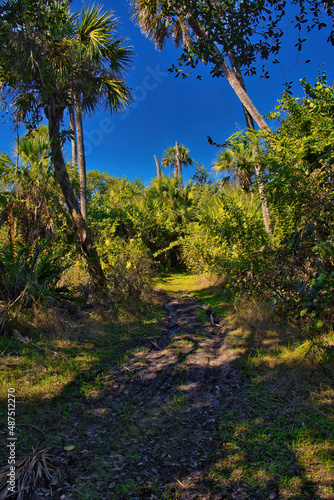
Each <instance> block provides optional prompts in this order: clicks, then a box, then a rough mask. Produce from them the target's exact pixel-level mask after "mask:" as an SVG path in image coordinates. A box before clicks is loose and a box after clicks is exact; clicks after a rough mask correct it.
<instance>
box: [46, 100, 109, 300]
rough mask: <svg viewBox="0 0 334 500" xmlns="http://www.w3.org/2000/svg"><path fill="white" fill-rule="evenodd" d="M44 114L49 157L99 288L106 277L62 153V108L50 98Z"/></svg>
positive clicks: (82, 249)
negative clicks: (46, 122) (47, 133)
mask: <svg viewBox="0 0 334 500" xmlns="http://www.w3.org/2000/svg"><path fill="white" fill-rule="evenodd" d="M45 114H46V117H47V119H48V122H49V136H50V147H51V159H52V163H53V166H54V169H55V173H56V177H57V180H58V182H59V185H60V187H61V190H62V193H63V196H64V198H65V202H66V204H67V206H68V209H69V211H70V214H71V217H72V219H73V222H74V225H75V228H76V231H77V235H78V240H79V244H80V247H81V251H82V253H83V255H84V257H85V258H86V260H87V263H88V267H89V271H90V275H91V277H92V281H93V285H94V287H95V288H96V289H99V290H101V289H103V288H105V287H106V279H105V276H104V274H103V271H102V268H101V264H100V259H99V256H98V254H97V251H96V249H95V248H94V246H93V242H92V239H91V236H90V234H89V231H88V228H87V225H86V222H85V220H84V219H83V217H82V214H81V210H80V207H79V203H78V200H77V198H76V196H75V194H74V191H73V188H72V185H71V181H70V179H69V176H68V173H67V170H66V165H65V161H64V157H63V153H62V145H61V140H60V121H61V119H62V116H63V110H59V109H58V110H56V108H55V106H54V103H53V99H52V98H51V99H50V104H49V106H47V107H46V109H45Z"/></svg>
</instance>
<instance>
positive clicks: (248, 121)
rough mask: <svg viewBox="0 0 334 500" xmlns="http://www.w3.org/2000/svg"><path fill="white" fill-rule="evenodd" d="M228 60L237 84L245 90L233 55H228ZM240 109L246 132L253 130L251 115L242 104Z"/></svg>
mask: <svg viewBox="0 0 334 500" xmlns="http://www.w3.org/2000/svg"><path fill="white" fill-rule="evenodd" d="M228 58H229V61H230V63H231V67H232V69H233V72H234V74H235V76H236V77H237V79H238V80H239V82H240V84H241V85H242V87H243V89H244V90H246V86H245V82H244V79H243V76H242V73H241V71H240V68H239V66H238V65H237V64H236V62H235V57H234V54H232V53H230V54H229V55H228ZM242 108H243V110H244V115H245V120H246V126H247V128H248V130H255V125H254V120H253V118H252V116H251V114H250V113H249V111H248V109H246V108H245V106H244V105H243V104H242Z"/></svg>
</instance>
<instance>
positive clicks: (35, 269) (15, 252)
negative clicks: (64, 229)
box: [0, 238, 69, 306]
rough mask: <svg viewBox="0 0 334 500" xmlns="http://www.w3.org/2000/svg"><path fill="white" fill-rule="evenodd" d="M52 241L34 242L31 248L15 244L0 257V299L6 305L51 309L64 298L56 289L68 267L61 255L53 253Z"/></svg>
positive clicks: (62, 293) (18, 243)
mask: <svg viewBox="0 0 334 500" xmlns="http://www.w3.org/2000/svg"><path fill="white" fill-rule="evenodd" d="M53 246H54V241H53V239H52V238H49V239H48V240H44V241H43V240H35V242H34V244H33V245H31V244H24V243H20V242H19V241H16V242H15V243H14V244H12V243H10V244H8V245H7V246H5V247H4V248H3V249H2V252H1V254H0V296H1V299H2V300H3V301H5V302H9V304H11V303H14V302H15V301H18V303H19V304H21V305H22V304H24V305H25V306H31V305H32V304H34V303H39V304H42V305H50V304H52V303H53V302H54V301H55V300H58V299H60V298H62V297H64V296H66V294H67V290H65V289H62V288H59V287H57V283H58V281H59V278H60V276H61V274H62V273H63V271H64V270H65V269H66V268H68V267H69V265H65V264H64V263H63V262H62V253H61V252H57V253H56V252H54V250H53V248H52V247H53Z"/></svg>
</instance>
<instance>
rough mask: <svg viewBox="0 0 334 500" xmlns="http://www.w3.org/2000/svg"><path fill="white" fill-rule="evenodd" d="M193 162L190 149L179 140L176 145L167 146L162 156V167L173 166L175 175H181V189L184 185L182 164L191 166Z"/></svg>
mask: <svg viewBox="0 0 334 500" xmlns="http://www.w3.org/2000/svg"><path fill="white" fill-rule="evenodd" d="M193 163H194V160H193V159H192V158H191V156H190V150H189V149H188V148H186V147H185V146H183V145H182V144H178V142H176V143H175V146H170V147H169V148H167V149H166V150H165V151H164V156H163V158H162V167H164V168H165V167H172V169H173V170H174V177H179V182H180V186H181V189H182V185H183V176H182V166H184V167H189V166H190V165H192V164H193Z"/></svg>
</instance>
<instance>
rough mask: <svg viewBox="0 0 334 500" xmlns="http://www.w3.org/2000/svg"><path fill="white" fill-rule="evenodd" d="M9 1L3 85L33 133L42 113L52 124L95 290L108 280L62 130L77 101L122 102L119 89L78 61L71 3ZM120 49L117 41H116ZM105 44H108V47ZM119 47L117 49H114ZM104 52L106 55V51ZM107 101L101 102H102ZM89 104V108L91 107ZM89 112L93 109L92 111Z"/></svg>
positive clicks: (1, 20) (2, 38)
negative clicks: (67, 160) (66, 154)
mask: <svg viewBox="0 0 334 500" xmlns="http://www.w3.org/2000/svg"><path fill="white" fill-rule="evenodd" d="M17 6H18V4H17V2H16V1H15V0H9V1H8V2H6V3H5V4H4V5H3V6H2V7H1V8H0V11H1V16H0V46H1V47H3V49H2V51H1V53H0V81H1V84H2V87H3V88H4V89H5V90H6V89H7V90H9V91H11V92H12V93H13V95H14V103H15V106H16V116H17V118H18V119H20V120H22V121H24V122H25V123H27V124H28V125H29V126H30V128H34V127H35V126H36V124H37V123H38V121H39V120H40V115H41V110H43V111H44V113H45V116H46V118H47V120H48V124H49V137H50V150H51V159H52V164H53V166H54V170H55V174H56V177H57V179H58V182H59V184H60V186H61V190H62V192H63V195H64V198H65V201H66V204H67V206H68V209H69V211H70V214H71V217H72V219H73V222H74V224H75V227H76V231H77V235H78V240H79V244H80V247H81V250H82V253H83V255H84V257H85V258H86V260H87V263H88V267H89V270H90V273H91V276H92V281H93V284H94V285H95V286H96V287H97V288H100V289H101V288H105V285H106V281H105V276H104V274H103V271H102V268H101V264H100V260H99V257H98V254H97V252H96V249H95V247H94V245H93V242H92V238H91V236H90V233H89V230H88V228H87V224H86V222H85V220H84V218H83V217H82V214H81V210H80V205H79V203H78V199H77V196H76V195H75V193H74V191H73V188H72V185H71V181H70V178H69V175H68V171H67V168H66V164H65V161H64V157H63V153H62V145H63V142H64V140H65V139H66V135H64V133H63V132H62V131H61V125H62V121H63V116H64V112H65V110H66V108H67V107H68V106H69V105H72V104H73V96H80V97H82V102H81V104H82V106H83V108H85V106H86V104H87V103H89V99H87V98H88V97H90V96H94V99H95V101H94V102H101V101H102V102H103V103H105V104H108V105H109V104H111V105H113V104H114V103H117V102H119V100H118V96H119V84H120V85H121V86H122V85H123V87H124V88H125V85H124V82H123V81H122V80H121V79H119V80H118V81H117V80H115V78H111V76H110V73H108V72H107V71H106V70H105V69H103V68H102V66H99V65H94V64H93V63H94V58H92V59H91V60H89V59H88V57H82V58H80V57H78V51H77V50H75V43H74V41H75V39H76V37H77V32H76V24H75V20H76V19H75V16H73V15H71V14H70V12H69V1H68V0H65V1H63V2H55V1H54V0H44V1H42V0H33V1H32V0H21V2H20V6H19V7H20V8H17ZM115 43H116V46H117V44H118V42H115ZM106 45H107V44H106ZM116 46H114V47H115V48H116ZM102 52H103V50H102ZM102 96H103V98H102ZM87 105H88V104H87ZM91 109H94V107H92V108H91Z"/></svg>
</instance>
